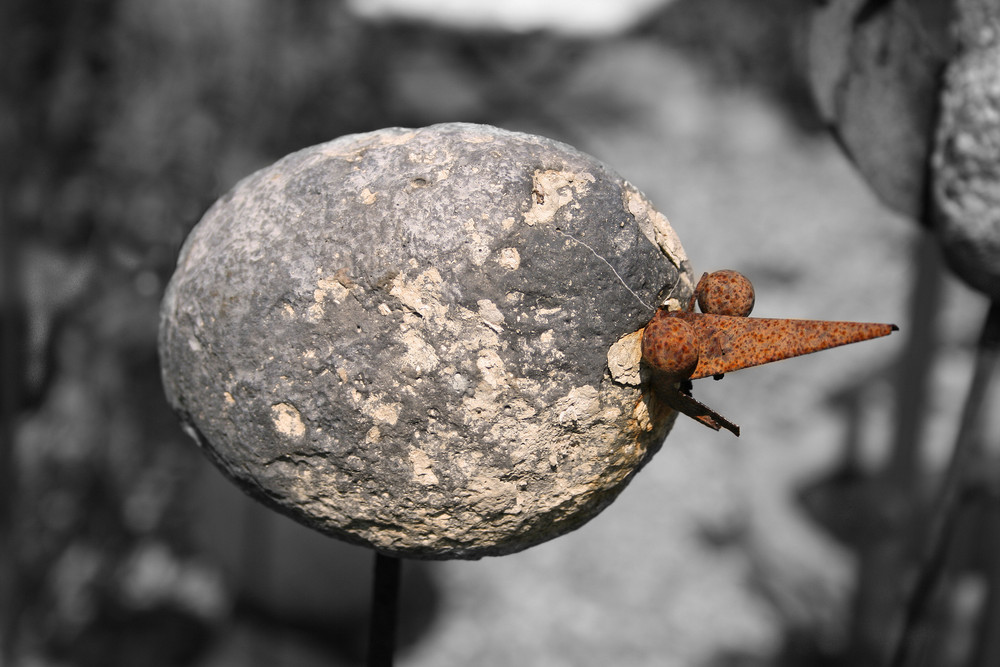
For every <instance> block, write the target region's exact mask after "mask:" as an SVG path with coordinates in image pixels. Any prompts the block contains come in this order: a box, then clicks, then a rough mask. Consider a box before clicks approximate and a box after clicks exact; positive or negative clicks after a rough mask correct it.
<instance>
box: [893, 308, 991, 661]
mask: <svg viewBox="0 0 1000 667" xmlns="http://www.w3.org/2000/svg"><path fill="white" fill-rule="evenodd" d="M976 352H977V354H976V363H975V370H974V371H973V375H972V382H971V384H970V387H969V393H968V395H967V396H966V399H965V405H964V407H963V409H962V416H961V421H960V422H959V428H958V435H957V437H956V438H955V448H954V450H953V451H952V456H951V462H950V465H949V467H948V470H947V471H946V472H945V476H944V481H943V483H942V486H941V490H940V492H939V494H938V499H937V505H936V507H935V510H934V512H933V514H932V515H931V517H930V520H929V522H928V524H929V525H928V529H927V537H926V545H927V546H926V550H925V552H924V559H923V562H922V563H921V566H920V570H919V572H918V574H917V580H916V582H915V583H914V585H913V592H912V593H911V595H910V598H909V601H908V603H907V606H906V610H905V615H904V618H903V627H902V630H901V633H900V636H899V641H898V643H897V645H896V650H895V652H894V654H893V656H892V660H891V662H890V665H892V667H905V665H908V664H910V660H911V657H912V656H914V655H917V654H918V644H919V643H920V640H921V629H922V627H923V624H924V620H925V618H926V616H927V614H928V612H929V610H930V607H931V603H932V601H933V599H934V597H935V594H936V593H937V591H938V588H939V587H940V584H941V581H942V580H943V579H944V577H945V570H946V566H947V553H948V547H949V544H950V543H951V541H952V536H953V532H954V529H955V523H956V522H957V518H958V514H959V513H960V512H961V510H962V503H963V492H964V491H966V489H967V485H968V483H969V481H970V475H969V467H970V466H973V465H975V462H976V460H977V459H978V458H980V457H978V456H977V454H976V451H975V449H976V447H977V446H978V445H979V442H978V436H979V431H980V426H981V421H982V416H983V412H984V401H985V398H986V395H987V393H988V392H989V385H990V383H991V382H992V381H993V380H994V379H995V375H996V369H997V365H998V364H997V362H998V360H1000V301H994V302H993V303H991V304H990V309H989V313H988V314H987V316H986V323H985V324H984V325H983V333H982V335H981V337H980V339H979V345H978V348H977V351H976Z"/></svg>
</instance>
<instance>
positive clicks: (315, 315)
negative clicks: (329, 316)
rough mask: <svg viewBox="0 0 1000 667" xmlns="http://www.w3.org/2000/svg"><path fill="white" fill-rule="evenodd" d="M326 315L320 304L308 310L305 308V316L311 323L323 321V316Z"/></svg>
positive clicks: (313, 305) (315, 304)
mask: <svg viewBox="0 0 1000 667" xmlns="http://www.w3.org/2000/svg"><path fill="white" fill-rule="evenodd" d="M325 314H326V310H325V309H324V308H323V304H322V303H314V304H312V305H311V306H309V307H308V308H306V315H307V316H308V318H309V320H310V321H312V322H318V321H319V320H321V319H323V315H325Z"/></svg>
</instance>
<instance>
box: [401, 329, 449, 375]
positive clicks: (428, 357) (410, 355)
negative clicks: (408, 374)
mask: <svg viewBox="0 0 1000 667" xmlns="http://www.w3.org/2000/svg"><path fill="white" fill-rule="evenodd" d="M402 341H403V345H405V346H406V354H405V355H404V357H403V360H402V365H403V367H404V368H406V369H409V370H412V371H415V372H416V374H417V375H420V374H421V373H422V372H429V371H434V370H437V368H438V367H439V366H440V365H441V359H440V358H439V357H438V355H437V353H435V352H434V348H433V347H432V346H431V345H430V344H429V343H428V342H427V341H426V340H424V337H423V336H421V335H420V333H419V332H417V331H414V330H412V329H411V330H409V331H406V332H405V333H404V334H403V336H402Z"/></svg>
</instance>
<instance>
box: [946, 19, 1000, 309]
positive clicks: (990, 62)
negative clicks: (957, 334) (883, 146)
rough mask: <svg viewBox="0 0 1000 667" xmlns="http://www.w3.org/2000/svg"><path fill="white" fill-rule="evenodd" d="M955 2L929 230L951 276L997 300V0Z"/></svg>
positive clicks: (999, 84) (999, 222)
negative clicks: (954, 48)
mask: <svg viewBox="0 0 1000 667" xmlns="http://www.w3.org/2000/svg"><path fill="white" fill-rule="evenodd" d="M957 7H958V13H957V18H956V23H955V31H954V32H955V35H956V37H957V41H958V43H959V52H958V54H957V55H956V56H955V57H954V58H953V59H952V61H951V62H950V63H949V64H948V68H947V70H946V72H945V77H944V87H943V91H942V94H941V113H940V120H939V121H938V129H937V138H936V139H937V140H936V144H935V151H934V160H933V163H932V166H933V174H934V187H933V194H934V203H935V205H936V207H937V210H938V214H937V216H936V217H935V231H936V233H937V235H938V238H939V240H940V242H941V247H942V248H943V249H944V253H945V257H946V258H947V260H948V263H949V265H950V266H951V268H952V269H953V270H954V271H955V273H957V274H958V275H959V276H960V277H961V278H962V279H963V280H965V281H966V282H967V283H968V284H969V285H971V286H972V287H974V288H975V289H978V290H980V291H982V292H984V293H986V294H987V295H989V296H990V297H991V298H992V299H1000V3H997V2H996V0H958V2H957Z"/></svg>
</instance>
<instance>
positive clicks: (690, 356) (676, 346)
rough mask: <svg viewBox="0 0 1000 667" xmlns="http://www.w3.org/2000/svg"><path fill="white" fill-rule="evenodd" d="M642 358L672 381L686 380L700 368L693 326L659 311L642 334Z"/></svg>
mask: <svg viewBox="0 0 1000 667" xmlns="http://www.w3.org/2000/svg"><path fill="white" fill-rule="evenodd" d="M642 358H643V360H644V361H645V362H646V363H647V364H649V365H650V366H652V367H653V368H655V369H657V370H660V371H663V372H664V373H665V374H666V375H667V376H668V377H669V378H670V379H671V380H673V381H680V380H686V379H687V378H689V377H691V374H692V373H694V369H695V368H696V367H697V366H698V358H699V352H698V340H697V338H696V336H695V332H694V327H692V326H691V325H690V324H688V323H687V322H684V321H683V320H680V319H678V318H676V317H670V316H669V315H668V314H667V311H665V310H658V311H656V315H654V316H653V319H652V320H650V321H649V324H647V325H646V329H645V331H643V333H642Z"/></svg>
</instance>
